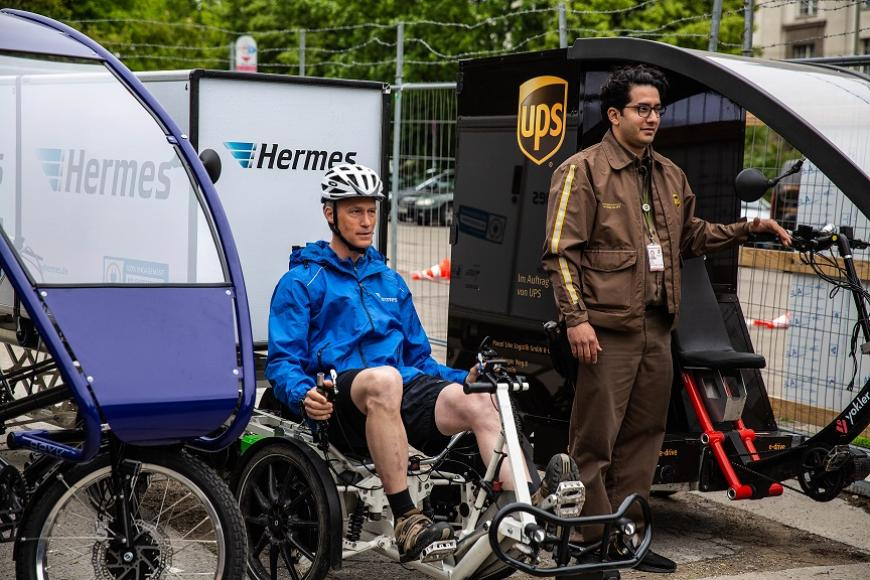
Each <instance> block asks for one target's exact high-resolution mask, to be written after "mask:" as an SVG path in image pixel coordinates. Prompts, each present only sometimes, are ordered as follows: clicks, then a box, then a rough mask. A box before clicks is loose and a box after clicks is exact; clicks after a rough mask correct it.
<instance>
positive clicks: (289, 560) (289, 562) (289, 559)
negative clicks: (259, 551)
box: [281, 544, 299, 580]
mask: <svg viewBox="0 0 870 580" xmlns="http://www.w3.org/2000/svg"><path fill="white" fill-rule="evenodd" d="M281 556H282V557H283V558H284V564H285V565H286V566H287V570H288V571H289V572H290V576H292V577H293V579H294V580H299V574H297V573H296V568H294V567H293V556H291V555H290V550H289V549H288V548H287V544H281Z"/></svg>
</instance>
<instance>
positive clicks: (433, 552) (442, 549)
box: [420, 540, 456, 562]
mask: <svg viewBox="0 0 870 580" xmlns="http://www.w3.org/2000/svg"><path fill="white" fill-rule="evenodd" d="M455 551H456V540H439V541H437V542H432V543H431V544H429V545H428V546H426V547H425V548H423V551H422V552H420V561H421V562H437V561H439V560H443V559H444V558H446V557H448V556H450V555H451V554H453V552H455Z"/></svg>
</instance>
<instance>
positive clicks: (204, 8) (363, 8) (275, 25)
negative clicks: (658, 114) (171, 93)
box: [7, 0, 743, 82]
mask: <svg viewBox="0 0 870 580" xmlns="http://www.w3.org/2000/svg"><path fill="white" fill-rule="evenodd" d="M7 4H9V2H8V1H7ZM559 4H560V2H558V1H557V0H537V1H536V0H489V1H469V0H429V1H426V2H416V1H413V0H384V1H375V0H354V1H341V0H295V1H293V2H283V1H276V0H135V1H134V0H12V2H11V5H12V7H16V6H17V7H23V8H25V9H28V10H33V11H35V12H40V13H43V14H45V15H47V16H51V17H53V18H57V19H60V20H63V21H66V22H67V23H69V24H71V25H72V26H73V27H75V28H78V29H79V30H82V31H83V32H84V33H86V34H88V35H89V36H91V37H92V38H94V39H95V40H97V41H98V42H100V43H101V44H103V45H104V46H106V47H107V48H108V49H109V50H112V51H113V52H114V53H115V54H116V55H118V56H120V57H121V58H122V59H123V60H124V62H125V63H126V64H127V65H128V66H129V67H130V68H132V69H134V70H158V69H173V68H195V67H202V68H217V69H226V68H228V67H229V64H230V45H231V43H233V42H234V41H235V39H236V38H237V37H238V36H239V35H241V34H250V35H251V36H253V37H254V38H255V39H256V40H257V43H258V49H259V50H258V61H259V65H260V66H259V70H260V71H262V72H274V73H289V74H297V73H298V71H299V67H300V41H301V40H302V37H303V32H302V31H303V30H304V31H305V32H304V42H305V53H304V61H305V72H306V74H309V75H313V76H326V77H343V78H363V79H372V80H381V81H392V80H393V79H394V78H395V75H396V37H397V25H398V23H399V22H403V23H404V27H405V28H404V43H403V52H404V62H405V66H404V68H403V77H404V79H405V80H406V81H411V82H417V81H451V80H454V79H455V77H456V72H457V70H458V62H459V60H460V59H462V58H474V57H483V56H496V55H500V54H507V53H511V52H521V51H536V50H544V49H552V48H558V46H559V15H558V10H557V8H558V6H559ZM564 4H565V5H566V7H567V11H566V12H567V14H566V21H567V29H568V39H569V42H570V41H572V40H573V39H574V38H578V37H589V36H636V37H640V38H648V39H651V40H659V41H662V42H668V43H671V44H675V45H678V46H683V47H690V48H702V49H706V48H707V43H708V38H709V32H710V24H711V17H710V14H709V12H710V11H711V9H712V4H713V2H712V0H705V1H695V0H584V1H580V2H565V3H564ZM742 7H743V1H742V0H725V1H724V7H723V18H722V23H721V28H720V41H721V45H720V50H721V51H722V52H739V46H740V45H741V42H742V35H743V13H742Z"/></svg>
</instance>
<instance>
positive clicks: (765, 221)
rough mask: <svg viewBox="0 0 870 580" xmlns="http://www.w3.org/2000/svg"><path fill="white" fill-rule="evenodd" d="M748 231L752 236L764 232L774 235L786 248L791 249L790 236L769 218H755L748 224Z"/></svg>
mask: <svg viewBox="0 0 870 580" xmlns="http://www.w3.org/2000/svg"><path fill="white" fill-rule="evenodd" d="M749 231H750V232H752V233H753V234H761V233H764V232H767V233H770V234H775V235H776V237H778V238H779V241H780V243H782V245H783V246H785V247H786V248H788V247H791V235H790V234H789V233H788V232H787V231H785V229H783V227H782V226H781V225H779V224H778V223H776V220H774V219H770V218H755V219H754V220H752V221H751V222H750V223H749Z"/></svg>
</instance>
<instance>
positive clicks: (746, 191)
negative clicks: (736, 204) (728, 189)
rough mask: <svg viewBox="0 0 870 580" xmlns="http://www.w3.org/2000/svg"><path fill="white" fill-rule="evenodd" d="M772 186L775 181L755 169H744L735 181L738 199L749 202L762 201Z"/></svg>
mask: <svg viewBox="0 0 870 580" xmlns="http://www.w3.org/2000/svg"><path fill="white" fill-rule="evenodd" d="M771 185H773V180H771V179H768V178H767V177H765V176H764V174H763V173H762V172H761V171H759V170H758V169H755V168H754V167H750V168H748V169H744V170H743V171H741V172H740V173H738V174H737V178H736V179H735V180H734V189H735V191H736V192H737V197H739V198H740V199H741V200H742V201H747V202H749V201H756V200H758V199H761V197H762V196H763V195H764V192H766V191H767V190H768V188H769V187H770V186H771Z"/></svg>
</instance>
